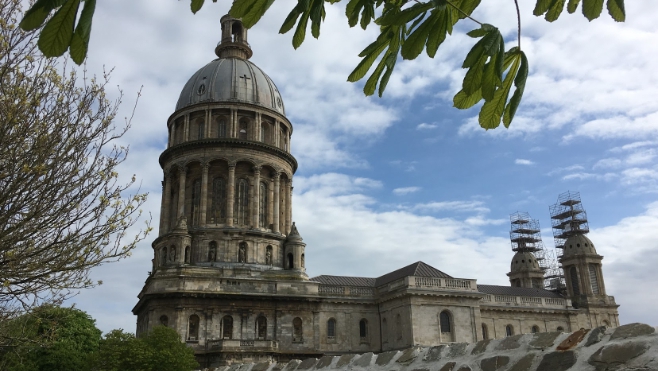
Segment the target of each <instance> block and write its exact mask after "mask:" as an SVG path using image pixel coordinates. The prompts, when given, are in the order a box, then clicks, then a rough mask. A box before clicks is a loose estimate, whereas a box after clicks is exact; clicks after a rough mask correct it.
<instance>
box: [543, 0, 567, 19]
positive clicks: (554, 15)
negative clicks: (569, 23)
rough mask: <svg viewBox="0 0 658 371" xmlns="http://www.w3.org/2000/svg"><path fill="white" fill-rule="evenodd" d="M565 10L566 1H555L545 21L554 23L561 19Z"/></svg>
mask: <svg viewBox="0 0 658 371" xmlns="http://www.w3.org/2000/svg"><path fill="white" fill-rule="evenodd" d="M563 10H564V0H554V1H553V4H551V8H550V9H549V10H548V12H546V17H545V19H546V20H547V21H549V22H553V21H555V20H557V19H558V18H559V17H560V14H562V11H563Z"/></svg>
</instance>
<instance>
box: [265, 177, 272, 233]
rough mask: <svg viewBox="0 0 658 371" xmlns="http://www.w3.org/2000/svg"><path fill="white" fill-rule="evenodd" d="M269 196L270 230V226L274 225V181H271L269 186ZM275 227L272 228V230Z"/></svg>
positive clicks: (268, 215) (268, 223)
mask: <svg viewBox="0 0 658 371" xmlns="http://www.w3.org/2000/svg"><path fill="white" fill-rule="evenodd" d="M267 188H268V192H269V196H268V197H267V225H266V227H268V228H269V226H270V225H273V224H274V179H270V180H269V182H268V185H267ZM273 229H274V226H272V230H273Z"/></svg>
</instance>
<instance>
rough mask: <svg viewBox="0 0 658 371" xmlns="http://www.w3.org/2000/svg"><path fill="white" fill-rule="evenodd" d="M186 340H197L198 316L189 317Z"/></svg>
mask: <svg viewBox="0 0 658 371" xmlns="http://www.w3.org/2000/svg"><path fill="white" fill-rule="evenodd" d="M187 340H189V341H197V340H199V316H197V315H196V314H193V315H191V316H190V320H189V321H188V327H187Z"/></svg>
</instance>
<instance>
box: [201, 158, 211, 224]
mask: <svg viewBox="0 0 658 371" xmlns="http://www.w3.org/2000/svg"><path fill="white" fill-rule="evenodd" d="M209 167H210V164H208V163H207V162H204V163H202V164H201V210H199V219H200V220H199V225H200V226H205V225H206V211H207V208H208V168H209Z"/></svg>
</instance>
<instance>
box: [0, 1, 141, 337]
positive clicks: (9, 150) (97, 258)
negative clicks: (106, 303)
mask: <svg viewBox="0 0 658 371" xmlns="http://www.w3.org/2000/svg"><path fill="white" fill-rule="evenodd" d="M22 3H23V2H22V1H20V0H0V346H3V345H5V343H6V342H7V341H10V339H9V335H8V334H7V333H6V331H4V324H6V323H7V321H8V320H10V319H11V318H14V317H16V316H20V315H21V314H23V313H25V312H26V311H29V310H30V308H33V307H36V306H39V305H40V304H42V303H55V304H57V303H61V301H62V300H63V299H65V298H67V297H69V296H70V295H72V294H74V293H75V292H77V290H79V289H82V288H87V287H93V286H94V285H96V284H98V282H92V281H91V280H90V279H89V270H90V269H91V268H93V267H96V266H98V265H100V264H102V263H105V262H111V261H116V260H119V259H121V258H124V257H127V256H129V255H130V252H131V250H132V249H134V248H135V247H136V244H137V242H138V241H140V240H141V239H143V238H144V237H145V235H146V233H147V232H148V231H150V226H149V223H148V222H147V225H146V227H145V228H144V229H143V230H141V231H136V232H135V233H136V234H134V235H129V234H128V230H129V229H130V228H131V227H133V226H134V224H135V223H136V221H137V219H138V218H139V216H140V215H141V210H140V209H139V208H140V206H141V205H142V204H143V203H144V202H145V200H146V194H136V195H128V194H127V193H128V192H129V191H128V188H129V187H131V186H132V185H133V184H134V182H135V178H134V176H133V178H132V180H129V181H127V182H125V183H122V182H121V181H119V178H118V173H117V167H118V166H119V165H120V164H121V163H122V162H123V161H124V160H125V159H126V156H127V154H128V148H126V147H123V146H119V145H117V144H116V141H117V139H119V138H120V137H121V136H122V135H123V134H124V133H125V132H126V130H128V128H129V127H130V121H129V120H127V121H126V123H125V125H119V126H117V125H115V123H114V118H115V115H116V113H117V109H118V106H119V104H120V101H121V98H119V99H118V100H116V101H109V100H108V99H107V98H106V95H105V94H106V93H105V88H106V85H107V83H108V75H105V76H103V77H102V78H101V79H100V80H97V79H96V78H95V77H93V78H89V77H87V76H85V75H84V73H83V76H82V78H80V77H79V76H78V74H77V72H76V71H75V70H72V69H71V68H70V67H68V66H67V64H66V63H62V64H59V63H58V62H57V60H54V59H47V58H44V57H43V55H42V54H41V53H39V52H38V50H37V46H36V35H35V34H34V33H28V32H25V31H23V30H21V29H20V28H19V27H17V24H18V18H19V17H20V16H21V14H22V13H23V8H22V6H21V5H22ZM137 229H138V228H135V230H137Z"/></svg>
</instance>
